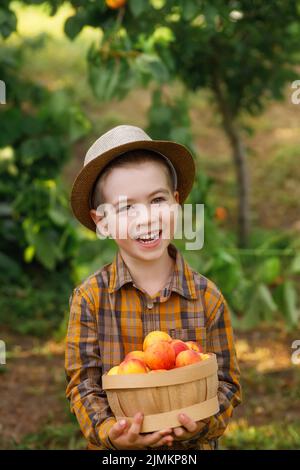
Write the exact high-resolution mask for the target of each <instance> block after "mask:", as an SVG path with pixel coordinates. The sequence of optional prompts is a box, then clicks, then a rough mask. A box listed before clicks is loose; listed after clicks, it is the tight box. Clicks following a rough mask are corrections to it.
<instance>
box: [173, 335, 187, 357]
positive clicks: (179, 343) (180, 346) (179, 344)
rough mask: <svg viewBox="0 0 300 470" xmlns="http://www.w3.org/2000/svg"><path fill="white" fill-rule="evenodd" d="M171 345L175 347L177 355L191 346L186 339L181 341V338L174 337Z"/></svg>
mask: <svg viewBox="0 0 300 470" xmlns="http://www.w3.org/2000/svg"><path fill="white" fill-rule="evenodd" d="M171 346H173V349H174V351H175V357H176V356H177V355H178V354H179V353H180V352H181V351H186V350H187V349H189V347H188V346H187V345H186V344H185V342H184V341H181V339H173V340H172V342H171Z"/></svg>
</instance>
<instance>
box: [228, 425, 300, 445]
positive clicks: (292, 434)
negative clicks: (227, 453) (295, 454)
mask: <svg viewBox="0 0 300 470" xmlns="http://www.w3.org/2000/svg"><path fill="white" fill-rule="evenodd" d="M220 448H221V449H227V450H229V449H231V450H238V449H243V450H261V449H266V450H283V449H289V450H295V449H300V421H298V422H296V423H293V424H289V425H287V426H283V425H282V423H281V422H277V423H271V424H267V425H264V426H249V425H248V423H246V422H244V423H240V424H239V426H237V425H236V427H235V428H233V429H231V430H230V432H229V433H228V434H227V435H225V436H224V437H223V438H222V440H221V446H220Z"/></svg>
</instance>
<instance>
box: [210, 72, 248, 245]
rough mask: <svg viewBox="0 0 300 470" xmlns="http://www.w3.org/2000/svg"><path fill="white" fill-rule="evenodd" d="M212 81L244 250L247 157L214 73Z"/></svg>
mask: <svg viewBox="0 0 300 470" xmlns="http://www.w3.org/2000/svg"><path fill="white" fill-rule="evenodd" d="M212 79H213V83H212V85H213V86H212V88H213V91H214V94H215V96H216V100H217V103H218V106H219V110H220V113H221V115H222V120H223V127H224V130H225V133H226V135H227V137H228V139H229V142H230V146H231V148H232V156H233V161H234V166H235V171H236V178H237V187H238V245H239V247H240V248H244V247H246V246H247V244H248V240H249V234H250V208H249V194H250V178H249V172H248V169H247V156H246V151H245V147H244V144H243V141H242V138H241V136H240V133H239V130H238V126H237V125H236V123H235V122H234V119H233V117H232V115H231V112H230V109H229V106H228V104H227V102H226V99H225V97H224V94H223V91H222V88H221V84H220V81H219V79H218V77H217V76H216V74H215V73H214V74H213V77H212Z"/></svg>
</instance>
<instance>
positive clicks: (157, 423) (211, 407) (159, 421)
mask: <svg viewBox="0 0 300 470" xmlns="http://www.w3.org/2000/svg"><path fill="white" fill-rule="evenodd" d="M218 411H219V402H218V398H217V397H216V396H215V397H213V398H211V399H210V400H207V401H205V402H203V403H197V404H196V405H192V406H188V407H185V408H180V409H176V410H172V411H168V412H166V413H157V414H153V415H145V416H144V420H143V425H142V429H141V432H142V433H145V432H154V431H157V430H159V429H165V428H167V427H177V426H181V423H180V421H178V418H177V416H178V414H179V413H186V414H187V415H188V416H191V418H193V419H194V420H195V421H199V420H201V419H205V418H208V417H209V416H212V415H214V414H216V413H217V412H218ZM120 418H122V416H118V417H117V419H120ZM126 419H128V420H129V421H130V422H132V420H133V417H127V418H126Z"/></svg>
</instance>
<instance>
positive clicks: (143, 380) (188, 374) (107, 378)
mask: <svg viewBox="0 0 300 470" xmlns="http://www.w3.org/2000/svg"><path fill="white" fill-rule="evenodd" d="M217 370H218V364H217V361H216V358H215V356H212V357H210V358H209V359H206V360H205V361H203V362H198V363H196V364H191V365H189V366H185V367H177V368H175V369H171V370H168V371H166V372H159V373H156V374H129V375H107V374H104V375H103V376H102V385H103V389H104V390H112V389H120V388H125V389H129V388H134V389H137V388H148V387H151V386H152V384H153V383H155V384H156V386H157V387H163V386H166V385H176V384H178V383H184V382H186V383H187V382H192V381H194V380H198V379H203V378H204V377H207V376H209V375H213V374H215V373H216V372H217Z"/></svg>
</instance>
